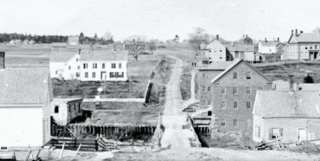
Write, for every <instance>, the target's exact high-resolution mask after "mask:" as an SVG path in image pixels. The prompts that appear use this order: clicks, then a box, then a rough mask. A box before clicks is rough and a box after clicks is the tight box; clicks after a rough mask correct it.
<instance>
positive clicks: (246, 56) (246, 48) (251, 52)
mask: <svg viewBox="0 0 320 161" xmlns="http://www.w3.org/2000/svg"><path fill="white" fill-rule="evenodd" d="M225 46H226V48H227V55H230V57H232V58H231V60H233V59H243V60H245V61H247V62H249V63H254V62H259V61H260V59H259V56H257V55H256V54H257V53H258V51H257V49H258V48H257V47H256V46H255V45H247V44H237V43H231V44H227V45H225Z"/></svg>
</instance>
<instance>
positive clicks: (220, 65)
mask: <svg viewBox="0 0 320 161" xmlns="http://www.w3.org/2000/svg"><path fill="white" fill-rule="evenodd" d="M232 63H233V62H232V61H226V62H224V61H213V62H212V63H211V64H202V65H201V66H200V68H199V71H201V70H225V69H227V68H228V67H229V66H230V65H231V64H232Z"/></svg>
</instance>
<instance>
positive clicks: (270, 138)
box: [269, 128, 272, 140]
mask: <svg viewBox="0 0 320 161" xmlns="http://www.w3.org/2000/svg"><path fill="white" fill-rule="evenodd" d="M269 140H272V128H269Z"/></svg>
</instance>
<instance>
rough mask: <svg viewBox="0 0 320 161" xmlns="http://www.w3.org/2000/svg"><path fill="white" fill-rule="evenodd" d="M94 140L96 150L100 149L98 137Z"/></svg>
mask: <svg viewBox="0 0 320 161" xmlns="http://www.w3.org/2000/svg"><path fill="white" fill-rule="evenodd" d="M94 142H95V147H96V151H98V139H96V140H95V141H94Z"/></svg>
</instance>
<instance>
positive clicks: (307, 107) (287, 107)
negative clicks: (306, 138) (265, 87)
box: [254, 90, 320, 118]
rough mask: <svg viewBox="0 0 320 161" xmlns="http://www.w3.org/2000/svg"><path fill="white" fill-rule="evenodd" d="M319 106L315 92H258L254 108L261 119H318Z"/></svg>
mask: <svg viewBox="0 0 320 161" xmlns="http://www.w3.org/2000/svg"><path fill="white" fill-rule="evenodd" d="M319 106H320V96H319V92H317V91H299V92H287V91H274V90H269V91H260V90H259V91H257V96H256V101H255V107H254V108H259V111H261V116H262V117H296V118H297V117H298V118H308V117H319V118H320V109H319ZM255 110H256V109H254V111H255Z"/></svg>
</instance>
